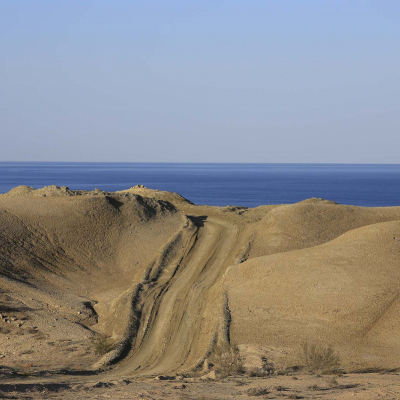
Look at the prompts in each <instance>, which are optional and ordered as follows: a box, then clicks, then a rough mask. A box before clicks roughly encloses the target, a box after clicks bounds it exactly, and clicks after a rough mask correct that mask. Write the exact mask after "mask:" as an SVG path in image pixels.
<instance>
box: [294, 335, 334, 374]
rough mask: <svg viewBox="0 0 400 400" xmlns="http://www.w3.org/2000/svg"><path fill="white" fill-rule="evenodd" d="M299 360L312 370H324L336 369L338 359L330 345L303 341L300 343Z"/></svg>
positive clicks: (325, 371) (326, 371)
mask: <svg viewBox="0 0 400 400" xmlns="http://www.w3.org/2000/svg"><path fill="white" fill-rule="evenodd" d="M299 358H300V362H301V364H302V365H304V367H306V368H307V369H308V370H310V371H312V372H324V373H328V372H330V371H335V370H338V369H339V367H340V359H339V355H338V354H337V352H336V351H335V350H334V349H333V347H332V346H331V345H328V346H323V345H316V344H309V343H308V342H305V343H303V344H302V345H301V348H300V354H299Z"/></svg>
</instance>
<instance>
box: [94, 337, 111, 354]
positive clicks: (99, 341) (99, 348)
mask: <svg viewBox="0 0 400 400" xmlns="http://www.w3.org/2000/svg"><path fill="white" fill-rule="evenodd" d="M91 343H92V348H93V351H94V354H96V355H97V356H103V355H104V354H106V353H108V352H109V351H110V350H111V347H112V344H111V343H110V341H109V339H108V338H107V336H104V335H101V336H98V337H96V338H95V339H92V340H91Z"/></svg>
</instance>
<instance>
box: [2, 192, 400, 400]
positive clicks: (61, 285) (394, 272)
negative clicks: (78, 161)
mask: <svg viewBox="0 0 400 400" xmlns="http://www.w3.org/2000/svg"><path fill="white" fill-rule="evenodd" d="M399 265H400V207H386V208H362V207H354V206H343V205H338V204H336V203H333V202H330V201H326V200H322V199H309V200H306V201H304V202H301V203H297V204H293V205H275V206H262V207H257V208H254V209H247V208H244V207H234V206H232V207H209V206H198V205H194V204H192V203H191V202H189V201H188V200H186V199H184V198H183V197H181V196H179V195H178V194H175V193H169V192H160V191H154V190H150V189H146V188H143V187H135V188H131V189H129V190H125V191H121V192H116V193H106V192H101V191H99V190H95V191H93V192H84V191H71V190H69V189H68V188H58V187H55V186H52V187H46V188H43V189H40V190H32V189H31V188H28V187H18V188H16V189H14V190H12V191H11V192H9V193H8V194H5V195H0V269H1V275H0V290H1V292H0V313H1V318H0V346H1V350H0V365H1V366H2V369H1V371H2V373H3V380H2V381H3V382H4V385H6V386H4V385H3V386H1V387H0V390H3V391H6V392H7V391H8V390H12V386H7V385H9V384H11V383H12V384H17V383H18V382H19V383H24V382H25V383H26V382H27V380H33V381H32V382H33V383H35V385H36V384H38V383H39V382H42V383H44V382H47V381H52V382H54V383H56V384H57V385H58V384H61V383H62V382H68V387H69V391H67V392H65V391H64V392H63V394H60V396H64V398H68V397H66V396H67V393H69V392H71V393H73V391H74V390H78V391H79V393H80V396H81V398H92V397H90V396H92V395H93V393H95V392H96V393H97V391H98V394H99V396H103V397H104V396H105V397H107V396H111V397H112V398H124V397H123V396H133V397H126V398H163V397H162V396H163V395H162V394H159V393H158V394H157V393H150V392H151V391H156V392H157V391H160V393H161V392H162V391H163V390H165V391H166V392H165V393H167V394H168V397H171V398H173V396H175V397H176V398H191V397H190V396H192V397H193V398H201V396H210V397H203V398H224V396H225V398H229V397H235V396H236V397H240V396H242V397H244V398H245V397H246V396H248V395H249V393H248V392H246V390H247V389H249V388H251V387H252V385H253V384H259V385H266V386H268V387H273V386H274V385H275V386H283V387H286V386H288V387H290V388H292V387H293V390H299V392H298V394H296V392H293V393H291V392H290V393H289V392H288V391H284V390H282V391H278V392H280V393H275V392H274V390H271V393H270V394H268V396H270V397H271V396H272V397H271V398H273V396H286V397H288V396H289V395H292V397H291V398H296V397H294V396H303V397H304V398H320V397H321V396H323V397H324V398H346V397H343V396H348V395H350V394H351V395H354V396H353V397H352V398H358V397H356V396H358V395H363V396H364V397H359V398H369V397H365V396H366V393H369V392H370V393H371V396H373V393H378V392H374V390H376V391H382V392H381V393H382V396H384V395H385V396H395V394H393V395H392V394H390V390H393V391H395V390H397V389H396V383H395V382H396V379H397V378H396V377H397V375H394V374H393V373H392V374H385V375H370V374H368V375H364V374H356V375H346V376H345V377H340V378H336V380H337V381H338V382H339V383H337V384H336V383H334V382H333V380H332V379H331V378H326V379H331V380H330V385H331V386H330V387H329V390H328V389H327V386H326V385H328V383H326V382H325V381H324V379H325V378H318V377H316V376H315V375H314V376H310V375H304V372H302V373H303V375H299V376H298V375H296V377H297V379H293V377H286V376H276V377H272V378H268V379H267V378H265V379H261V378H250V377H249V374H253V375H254V374H255V373H257V374H260V373H263V372H265V370H266V366H268V368H270V369H271V370H273V371H275V372H276V373H277V372H279V371H287V370H288V368H289V369H290V368H294V367H296V368H297V367H298V366H301V365H302V361H303V360H302V357H301V355H300V349H301V346H302V344H304V343H305V342H308V343H311V344H316V345H321V346H327V345H331V346H332V347H333V349H334V351H335V353H337V354H338V355H339V357H340V366H339V367H340V370H341V371H345V372H347V373H351V372H354V371H371V370H382V371H390V370H392V371H394V370H396V369H397V368H399V367H400V362H399V361H398V360H399V359H400V346H399V344H400V329H399V327H400V298H399V289H398V288H399V287H400V286H399V284H400V268H399ZM230 345H237V346H238V348H239V351H240V357H241V359H242V361H243V366H244V368H245V371H246V374H247V375H246V374H245V375H244V377H242V378H235V379H236V380H235V379H233V380H229V379H228V380H223V381H220V378H221V374H219V371H218V366H217V365H216V363H215V360H214V362H213V354H214V353H215V352H216V351H218V349H220V348H226V347H227V346H230ZM99 346H100V347H101V346H102V347H103V348H102V349H100V350H102V351H101V352H102V353H105V354H104V355H99V354H98V353H99V352H100V350H99ZM96 353H97V354H96ZM296 370H297V369H296ZM303 371H304V370H303ZM99 373H101V375H98V374H99ZM65 374H67V375H65ZM88 374H89V375H88ZM90 374H94V375H90ZM161 374H164V375H165V374H166V375H174V376H175V375H176V374H177V375H178V376H180V377H183V376H186V378H185V379H186V381H185V382H183V381H179V385H181V387H180V388H178V389H175V388H174V386H176V385H177V381H176V380H174V381H162V382H161V381H159V382H157V381H154V379H153V378H154V376H157V375H161ZM66 376H67V377H68V379H66ZM188 376H196V378H190V379H193V380H194V381H187V379H188V378H187V377H188ZM122 377H125V378H127V379H129V380H132V382H133V383H130V384H128V385H126V382H119V383H118V381H120V380H121V379H122ZM149 377H151V378H149ZM201 377H203V379H204V377H208V378H209V379H213V383H207V382H202V383H200V382H197V381H198V380H200V378H201ZM215 378H217V380H215ZM100 379H101V381H104V382H109V381H112V382H113V383H114V384H113V385H110V387H108V388H105V387H93V385H94V383H93V382H96V381H99V380H100ZM238 379H239V380H244V381H245V382H242V383H241V385H242V386H239V383H238V382H236V381H237V380H238ZM314 380H319V381H318V382H320V384H318V385H320V386H321V385H322V386H323V385H324V384H325V383H326V384H325V386H324V388H325V389H327V390H320V391H318V390H317V389H316V387H314V389H315V390H313V389H308V387H311V386H314V385H317V383H312V382H314ZM182 382H183V384H184V385H185V386H186V387H185V388H182ZM279 382H281V383H279ZM310 382H311V383H310ZM324 382H325V383H324ZM347 382H351V383H350V384H348V383H347ZM367 382H370V384H368V383H367ZM390 382H391V383H390ZM303 384H304V385H303ZM355 384H357V385H358V386H352V387H350V386H351V385H355ZM79 385H83V386H79ZM124 385H125V386H126V387H125V386H124ZM299 385H300V386H299ZM302 385H303V386H302ZM346 385H347V386H348V385H350V386H348V387H347V386H346ZM385 385H386V386H385ZM100 386H101V385H100ZM103 386H104V385H103ZM253 386H254V385H253ZM345 386H346V387H345ZM24 387H25V388H26V387H28V388H29V385H28V386H26V385H25V386H24V385H22V386H20V387H19V386H18V388H19V389H18V390H20V391H24V390H25V389H24ZM138 387H139V388H143V389H140V390H143V393H144V394H143V395H141V396H142V397H134V396H140V394H138V392H137V389H138ZM87 388H90V393H91V394H90V395H89V394H88V395H87V396H88V397H85V396H86V389H87ZM133 388H134V389H133ZM296 388H297V389H296ZM390 388H392V389H390ZM44 389H45V390H50V387H45V388H43V390H44ZM213 390H214V391H215V392H212V391H213ZM30 391H31V390H30ZM146 391H149V393H150V394H147V395H146V394H145V392H146ZM385 391H386V392H385ZM21 393H22V392H21ZM110 393H112V394H110ZM119 393H120V394H119ZM274 393H275V394H274ZM357 393H358V394H357ZM360 393H361V394H360ZM331 394H332V396H336V397H329V396H330V395H331ZM368 395H369V394H368ZM10 396H12V394H10ZM21 396H22V394H21ZM43 396H44V394H43ZM49 396H50V395H49ZM51 396H55V394H54V393H52V394H51ZM72 396H74V395H73V394H71V397H72ZM115 396H121V397H115ZM146 396H150V397H146ZM157 396H158V397H157ZM165 396H167V395H165ZM165 396H164V398H165ZM196 396H197V397H196ZM318 396H320V397H318ZM340 396H342V397H340ZM375 396H377V395H376V394H375ZM370 398H374V397H370ZM375 398H376V397H375ZM383 398H398V397H383Z"/></svg>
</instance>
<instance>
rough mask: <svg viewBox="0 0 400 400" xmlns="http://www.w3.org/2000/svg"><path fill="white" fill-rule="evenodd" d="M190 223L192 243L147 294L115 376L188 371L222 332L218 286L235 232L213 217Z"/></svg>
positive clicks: (230, 255) (219, 290) (230, 258)
mask: <svg viewBox="0 0 400 400" xmlns="http://www.w3.org/2000/svg"><path fill="white" fill-rule="evenodd" d="M193 220H194V221H197V225H198V231H197V237H196V240H195V242H194V244H193V245H192V246H191V247H189V248H187V249H185V251H186V254H185V255H184V257H183V259H182V261H181V263H180V265H179V266H178V268H177V270H176V272H175V274H174V275H173V276H172V278H171V279H170V280H169V281H168V282H167V283H166V284H163V285H159V286H157V285H156V286H155V287H154V288H153V289H152V290H151V293H149V295H148V296H147V298H146V300H145V304H144V307H143V311H144V315H142V318H141V327H140V330H139V335H138V338H137V339H136V344H135V346H134V350H133V351H132V352H131V354H130V355H129V357H128V358H127V359H126V360H125V361H123V362H122V363H121V365H120V366H119V367H118V368H117V371H118V373H119V374H124V373H129V372H130V373H131V372H136V373H145V374H153V373H154V374H156V373H162V372H166V371H168V372H169V373H171V372H178V371H182V370H185V369H190V368H192V367H194V366H195V365H196V364H198V363H199V362H200V361H201V360H202V359H203V358H204V356H205V352H206V351H207V349H209V348H210V347H211V346H212V343H213V341H214V340H216V337H217V335H218V332H219V330H220V329H223V324H224V321H223V320H224V310H223V308H222V307H221V306H220V305H221V304H222V303H223V301H222V299H221V298H222V297H223V293H222V288H221V287H219V286H218V283H219V282H220V280H219V278H221V276H222V275H223V274H224V272H225V270H226V268H227V267H228V266H229V265H230V264H231V263H232V261H233V255H232V249H233V247H234V246H235V243H236V239H237V237H238V228H237V227H236V226H235V225H233V224H231V223H227V222H225V221H223V220H219V219H217V218H210V217H208V218H206V219H205V220H204V221H201V220H200V219H196V218H193ZM140 332H142V334H140Z"/></svg>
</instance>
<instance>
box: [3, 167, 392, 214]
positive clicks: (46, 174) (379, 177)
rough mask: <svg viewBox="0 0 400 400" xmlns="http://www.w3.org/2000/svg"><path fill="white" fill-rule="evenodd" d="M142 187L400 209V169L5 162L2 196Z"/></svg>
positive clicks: (229, 201) (236, 198) (201, 200)
mask: <svg viewBox="0 0 400 400" xmlns="http://www.w3.org/2000/svg"><path fill="white" fill-rule="evenodd" d="M136 184H143V185H145V186H147V187H149V188H152V189H160V190H169V191H173V192H178V193H180V194H181V195H182V196H184V197H186V198H188V199H189V200H191V201H193V202H194V203H196V204H209V205H217V206H225V205H240V206H247V207H255V206H258V205H261V204H281V203H295V202H298V201H301V200H304V199H307V198H310V197H322V198H325V199H329V200H334V201H336V202H338V203H341V204H353V205H360V206H392V205H400V165H372V164H186V163H64V162H57V163H49V162H48V163H44V162H43V163H42V162H0V193H5V192H7V191H9V190H10V189H12V188H13V187H15V186H18V185H28V186H33V187H34V188H40V187H43V186H46V185H57V186H68V187H69V188H70V189H86V190H93V189H94V188H99V189H101V190H107V191H115V190H121V189H127V188H129V187H131V186H134V185H136Z"/></svg>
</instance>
